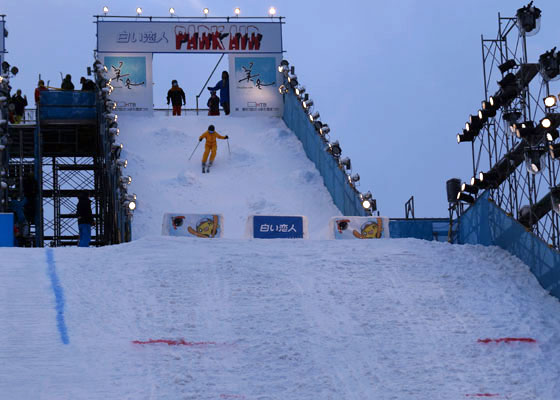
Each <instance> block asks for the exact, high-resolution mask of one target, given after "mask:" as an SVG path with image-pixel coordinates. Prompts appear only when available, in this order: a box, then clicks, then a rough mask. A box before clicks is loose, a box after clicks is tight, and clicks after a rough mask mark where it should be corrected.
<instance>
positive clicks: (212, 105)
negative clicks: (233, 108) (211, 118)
mask: <svg viewBox="0 0 560 400" xmlns="http://www.w3.org/2000/svg"><path fill="white" fill-rule="evenodd" d="M206 104H207V105H208V115H220V98H219V97H218V96H216V92H215V91H214V90H212V91H211V92H210V98H209V99H208V103H206Z"/></svg>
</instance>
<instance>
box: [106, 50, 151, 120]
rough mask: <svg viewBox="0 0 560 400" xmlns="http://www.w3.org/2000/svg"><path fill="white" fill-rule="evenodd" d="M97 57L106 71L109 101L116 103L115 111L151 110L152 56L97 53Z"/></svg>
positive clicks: (149, 111)
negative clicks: (109, 89) (108, 78)
mask: <svg viewBox="0 0 560 400" xmlns="http://www.w3.org/2000/svg"><path fill="white" fill-rule="evenodd" d="M98 57H99V58H100V59H101V62H103V65H105V66H106V67H107V69H108V75H109V77H110V78H111V86H113V88H114V90H113V92H112V93H111V94H110V96H109V97H110V98H111V100H113V101H115V102H116V103H117V108H116V111H143V112H148V113H151V112H152V110H153V103H154V101H153V88H152V55H151V54H144V53H142V54H134V53H125V54H116V53H99V55H98Z"/></svg>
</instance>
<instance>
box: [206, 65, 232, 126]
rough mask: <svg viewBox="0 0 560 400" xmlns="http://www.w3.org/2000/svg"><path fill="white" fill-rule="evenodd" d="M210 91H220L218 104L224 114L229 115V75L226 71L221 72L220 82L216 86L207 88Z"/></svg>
mask: <svg viewBox="0 0 560 400" xmlns="http://www.w3.org/2000/svg"><path fill="white" fill-rule="evenodd" d="M208 90H210V91H216V90H219V91H220V104H221V105H222V108H223V109H224V113H225V114H226V115H229V74H228V73H227V71H223V72H222V80H221V81H219V82H218V83H217V84H216V86H214V87H208Z"/></svg>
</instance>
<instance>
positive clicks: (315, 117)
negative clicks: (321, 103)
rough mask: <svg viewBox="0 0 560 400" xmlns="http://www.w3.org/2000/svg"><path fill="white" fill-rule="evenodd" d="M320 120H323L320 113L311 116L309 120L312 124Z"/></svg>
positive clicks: (316, 112)
mask: <svg viewBox="0 0 560 400" xmlns="http://www.w3.org/2000/svg"><path fill="white" fill-rule="evenodd" d="M319 118H321V115H320V114H319V112H318V111H315V112H314V113H313V114H309V120H310V121H311V122H313V121H317V120H318V119H319Z"/></svg>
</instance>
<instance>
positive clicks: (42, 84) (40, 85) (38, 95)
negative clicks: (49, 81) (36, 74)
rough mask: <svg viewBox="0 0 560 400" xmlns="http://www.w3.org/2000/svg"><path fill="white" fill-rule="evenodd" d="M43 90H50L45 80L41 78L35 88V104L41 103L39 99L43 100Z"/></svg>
mask: <svg viewBox="0 0 560 400" xmlns="http://www.w3.org/2000/svg"><path fill="white" fill-rule="evenodd" d="M43 90H48V89H47V87H46V86H45V82H44V81H43V80H42V79H41V80H40V81H39V83H37V87H36V88H35V104H39V100H41V92H42V91H43Z"/></svg>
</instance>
